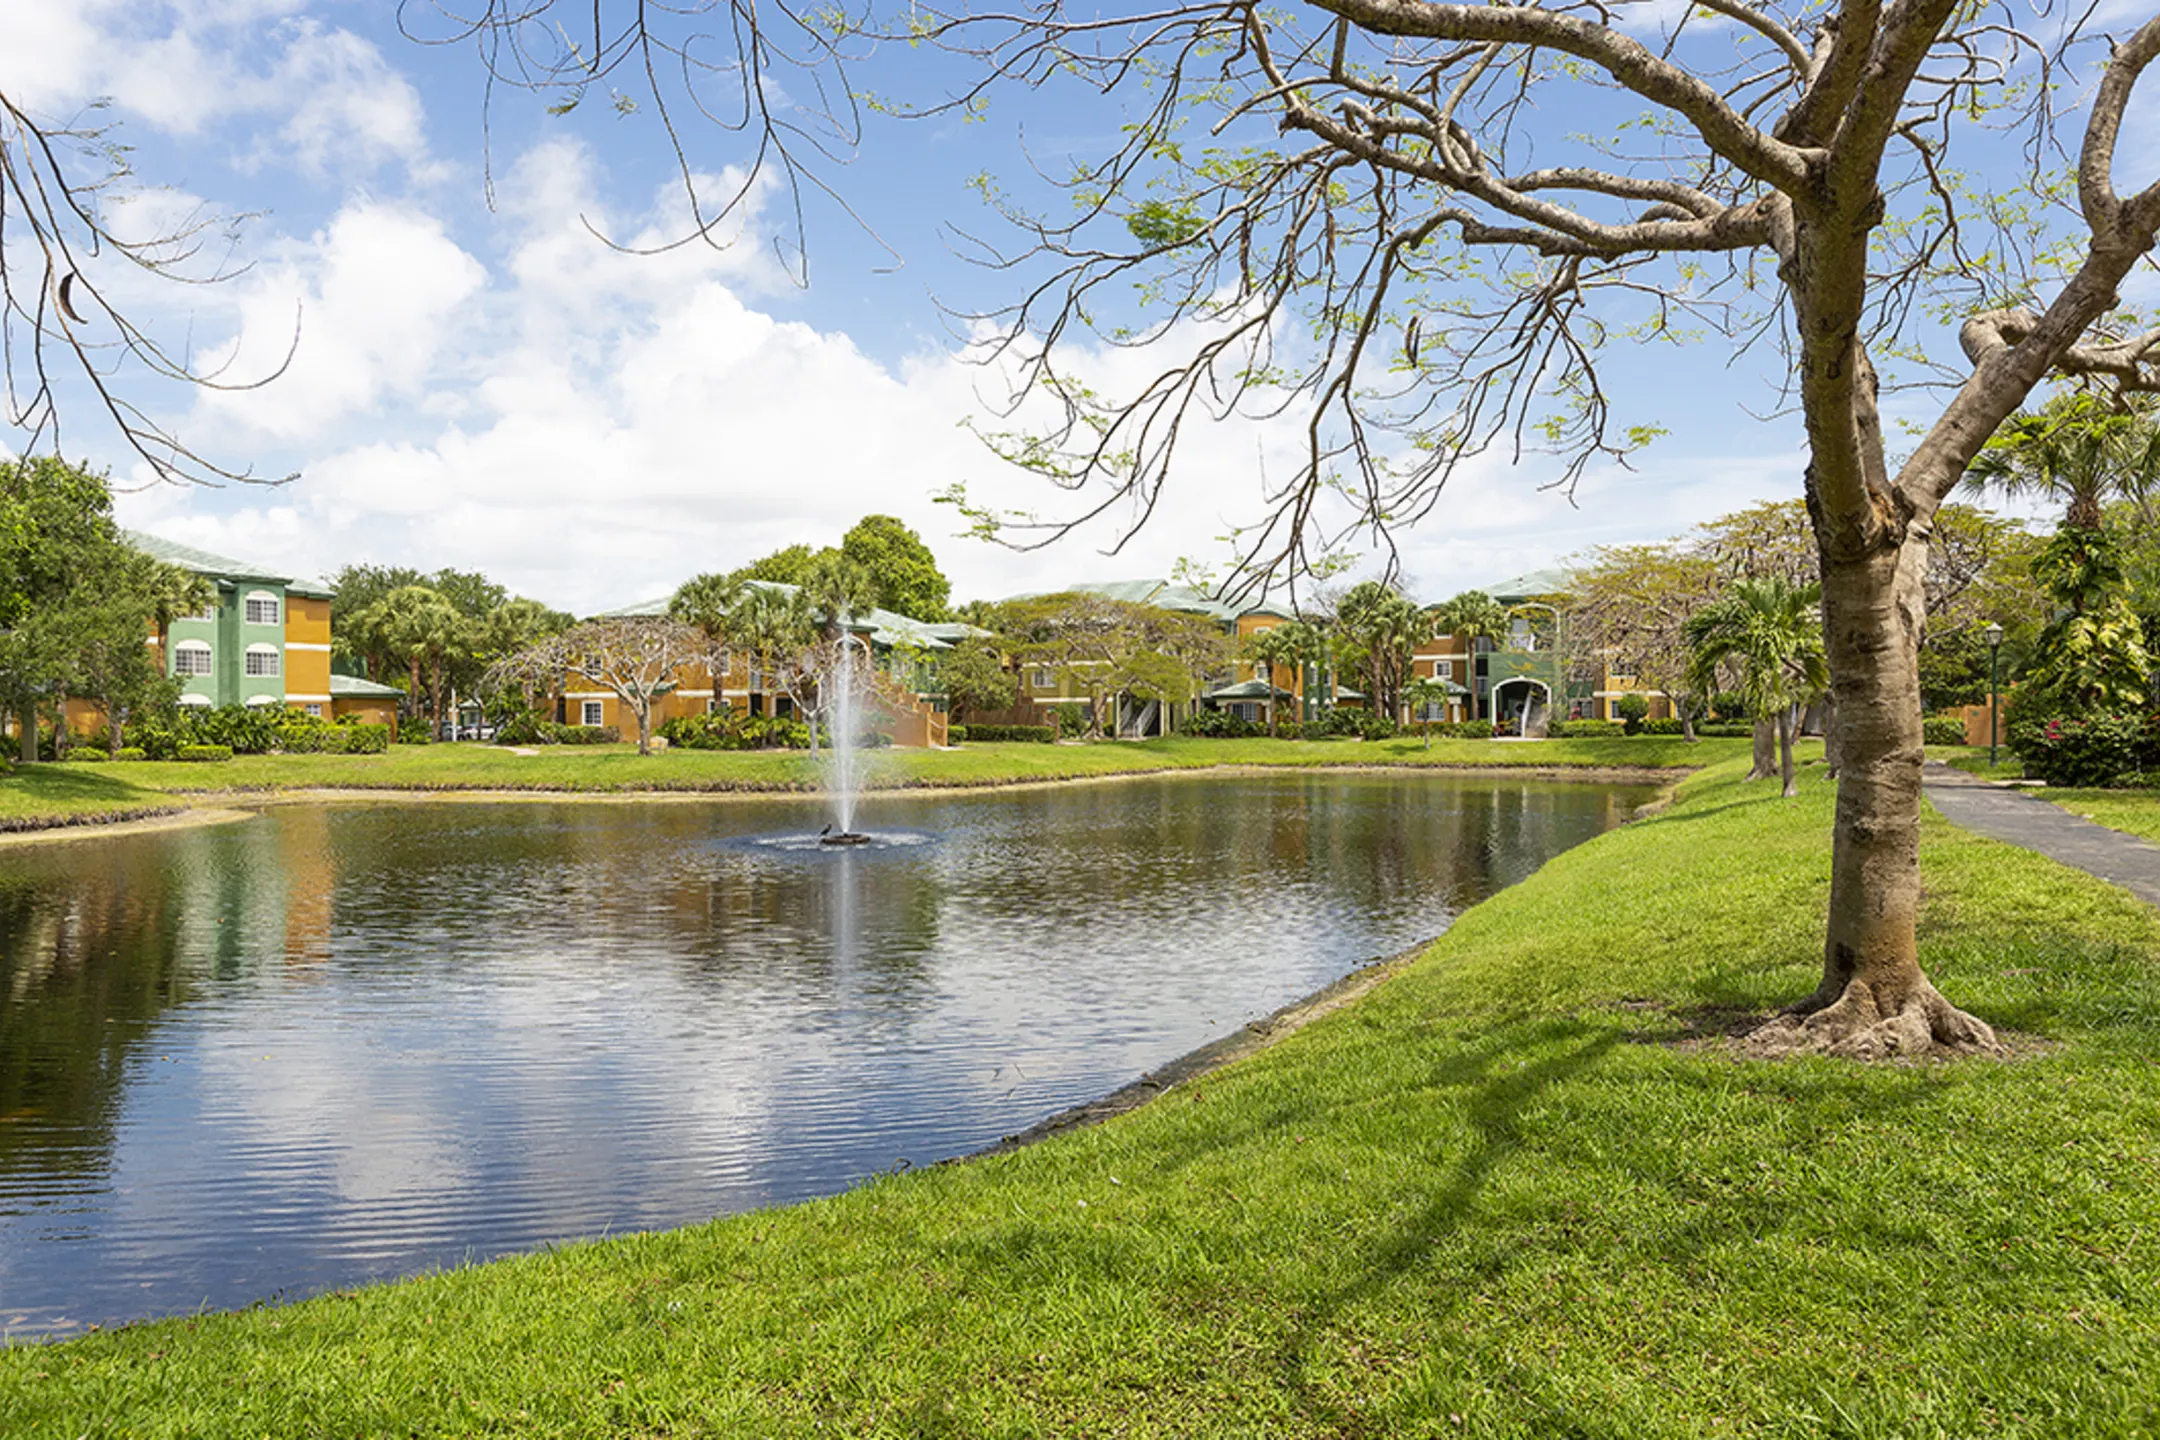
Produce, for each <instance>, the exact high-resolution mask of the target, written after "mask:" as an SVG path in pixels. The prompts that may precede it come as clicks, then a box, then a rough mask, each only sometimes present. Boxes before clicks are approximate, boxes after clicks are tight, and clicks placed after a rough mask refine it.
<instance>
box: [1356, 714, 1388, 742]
mask: <svg viewBox="0 0 2160 1440" xmlns="http://www.w3.org/2000/svg"><path fill="white" fill-rule="evenodd" d="M1357 733H1358V738H1359V739H1361V740H1392V739H1394V738H1395V734H1396V731H1395V722H1394V721H1393V720H1390V719H1388V717H1387V716H1385V715H1367V716H1366V717H1365V718H1364V719H1363V720H1361V721H1359V722H1358V728H1357Z"/></svg>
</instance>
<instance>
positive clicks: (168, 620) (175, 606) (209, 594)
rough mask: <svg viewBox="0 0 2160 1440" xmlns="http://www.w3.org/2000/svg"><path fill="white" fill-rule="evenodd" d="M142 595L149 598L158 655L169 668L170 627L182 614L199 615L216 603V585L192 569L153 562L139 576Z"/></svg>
mask: <svg viewBox="0 0 2160 1440" xmlns="http://www.w3.org/2000/svg"><path fill="white" fill-rule="evenodd" d="M141 583H142V585H143V588H144V593H146V594H147V595H148V596H149V599H150V623H151V624H152V625H153V626H155V627H156V629H157V644H158V654H159V655H160V656H163V657H165V667H166V669H167V671H168V672H169V671H170V670H171V668H172V659H171V655H172V644H171V638H172V624H173V621H175V620H178V619H179V618H180V617H181V616H183V615H200V614H201V613H202V612H203V611H205V610H207V609H209V608H210V607H211V605H213V604H215V603H216V601H217V586H215V585H213V584H211V583H210V581H209V578H208V577H206V576H203V575H198V574H196V573H195V572H194V571H193V570H183V569H181V568H180V567H179V566H177V565H167V564H165V563H164V562H163V561H156V562H153V563H152V564H151V565H150V566H148V567H147V568H146V569H145V570H144V571H143V574H142V582H141Z"/></svg>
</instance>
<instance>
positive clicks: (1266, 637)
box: [1244, 620, 1311, 736]
mask: <svg viewBox="0 0 2160 1440" xmlns="http://www.w3.org/2000/svg"><path fill="white" fill-rule="evenodd" d="M1309 629H1310V627H1308V626H1305V625H1301V624H1299V623H1298V622H1297V621H1295V620H1292V621H1289V622H1288V623H1286V624H1282V625H1271V626H1269V627H1268V628H1267V629H1265V630H1256V631H1254V632H1253V633H1252V634H1251V635H1248V636H1246V637H1245V645H1244V652H1245V658H1246V659H1247V660H1250V661H1252V662H1253V664H1255V665H1257V666H1261V667H1263V668H1265V669H1266V671H1267V682H1268V711H1267V728H1268V734H1269V735H1270V736H1272V735H1275V734H1276V733H1277V727H1276V722H1277V720H1278V718H1279V708H1280V707H1278V706H1277V705H1276V704H1275V694H1274V691H1275V671H1276V668H1277V667H1278V666H1280V667H1283V668H1286V669H1290V670H1296V669H1298V668H1300V667H1301V666H1302V665H1303V664H1304V663H1305V656H1306V652H1307V651H1308V650H1309V649H1310V648H1311V640H1310V637H1309V633H1308V632H1309Z"/></svg>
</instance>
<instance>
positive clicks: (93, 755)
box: [68, 743, 105, 760]
mask: <svg viewBox="0 0 2160 1440" xmlns="http://www.w3.org/2000/svg"><path fill="white" fill-rule="evenodd" d="M104 758H105V747H104V746H102V745H91V744H88V743H85V744H80V745H77V746H75V747H74V748H73V749H72V750H69V751H68V759H70V760H103V759H104Z"/></svg>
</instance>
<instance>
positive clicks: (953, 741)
mask: <svg viewBox="0 0 2160 1440" xmlns="http://www.w3.org/2000/svg"><path fill="white" fill-rule="evenodd" d="M967 738H968V727H967V726H965V725H947V726H946V727H945V743H946V744H947V745H965V744H967Z"/></svg>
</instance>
